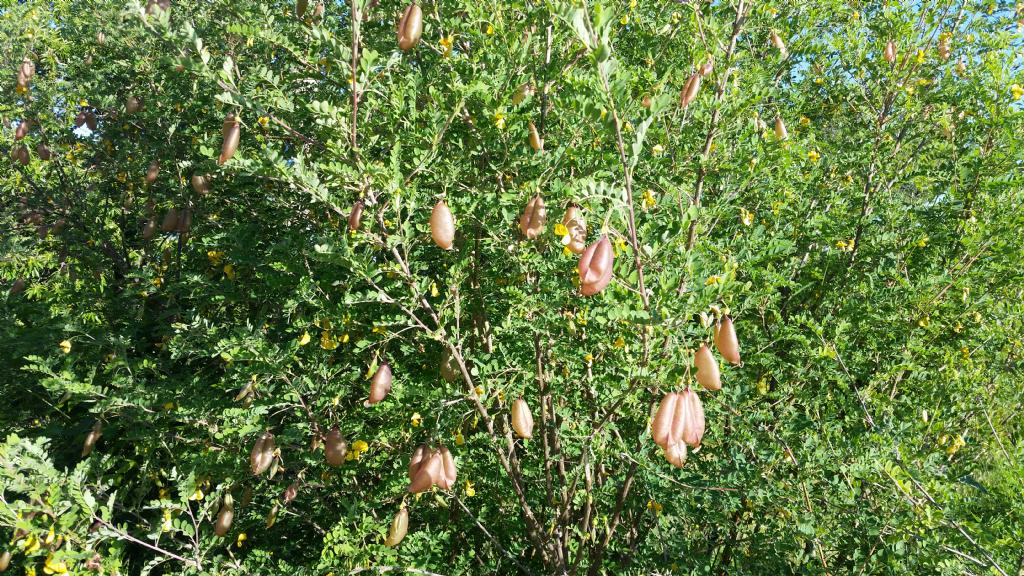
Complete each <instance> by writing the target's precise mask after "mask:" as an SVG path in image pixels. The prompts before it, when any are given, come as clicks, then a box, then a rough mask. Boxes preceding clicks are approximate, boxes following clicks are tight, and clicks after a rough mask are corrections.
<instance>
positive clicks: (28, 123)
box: [14, 118, 32, 140]
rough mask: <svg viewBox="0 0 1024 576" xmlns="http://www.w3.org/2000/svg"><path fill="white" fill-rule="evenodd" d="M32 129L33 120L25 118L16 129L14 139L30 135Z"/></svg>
mask: <svg viewBox="0 0 1024 576" xmlns="http://www.w3.org/2000/svg"><path fill="white" fill-rule="evenodd" d="M31 129H32V120H30V119H28V118H25V119H24V120H22V121H21V123H20V124H18V127H17V128H15V129H14V139H15V140H21V139H22V138H24V137H25V136H28V131H29V130H31Z"/></svg>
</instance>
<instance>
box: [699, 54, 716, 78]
mask: <svg viewBox="0 0 1024 576" xmlns="http://www.w3.org/2000/svg"><path fill="white" fill-rule="evenodd" d="M714 69H715V59H714V58H711V57H710V56H709V57H708V61H707V62H705V63H704V64H702V65H701V67H700V69H699V70H698V72H699V73H700V75H701V76H707V75H708V74H711V71H712V70H714Z"/></svg>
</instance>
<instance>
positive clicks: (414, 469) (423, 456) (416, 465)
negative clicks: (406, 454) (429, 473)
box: [409, 444, 433, 482]
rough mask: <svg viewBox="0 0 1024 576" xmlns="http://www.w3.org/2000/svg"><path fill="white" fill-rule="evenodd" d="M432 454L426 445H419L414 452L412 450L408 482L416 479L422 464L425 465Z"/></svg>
mask: <svg viewBox="0 0 1024 576" xmlns="http://www.w3.org/2000/svg"><path fill="white" fill-rule="evenodd" d="M432 454H433V452H432V451H431V450H430V447H429V446H427V445H426V444H420V445H419V446H417V447H416V450H414V451H413V453H412V458H410V459H409V481H410V482H411V481H413V480H415V479H416V475H417V473H418V472H419V470H420V467H422V466H423V464H424V463H426V461H427V459H428V458H430V456H431V455H432Z"/></svg>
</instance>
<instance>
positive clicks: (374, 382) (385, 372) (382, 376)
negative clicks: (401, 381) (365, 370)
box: [363, 362, 391, 406]
mask: <svg viewBox="0 0 1024 576" xmlns="http://www.w3.org/2000/svg"><path fill="white" fill-rule="evenodd" d="M388 392H391V366H389V365H388V363H387V362H384V363H383V364H381V365H380V367H379V368H377V371H376V372H375V373H374V374H373V378H372V379H370V397H369V398H367V400H366V402H364V404H363V405H364V406H372V405H374V404H376V403H377V402H380V401H381V400H383V399H384V398H386V397H387V395H388Z"/></svg>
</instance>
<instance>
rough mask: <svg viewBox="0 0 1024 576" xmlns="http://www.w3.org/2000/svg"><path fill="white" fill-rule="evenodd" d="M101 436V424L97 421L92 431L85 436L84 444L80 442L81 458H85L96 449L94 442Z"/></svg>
mask: <svg viewBox="0 0 1024 576" xmlns="http://www.w3.org/2000/svg"><path fill="white" fill-rule="evenodd" d="M102 435H103V422H101V421H99V420H97V421H96V423H95V424H93V425H92V430H89V433H88V434H86V435H85V442H82V458H85V457H86V456H88V455H89V454H92V449H93V448H95V447H96V442H98V441H99V439H100V436H102Z"/></svg>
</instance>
